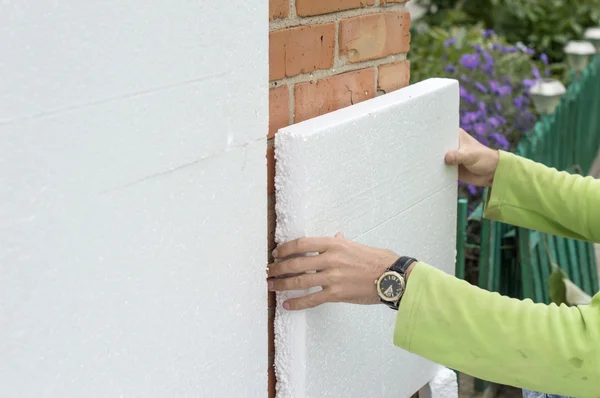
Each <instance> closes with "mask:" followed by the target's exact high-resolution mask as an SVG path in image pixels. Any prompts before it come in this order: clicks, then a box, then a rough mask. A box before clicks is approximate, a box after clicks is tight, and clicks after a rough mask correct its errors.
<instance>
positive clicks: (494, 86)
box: [488, 80, 500, 94]
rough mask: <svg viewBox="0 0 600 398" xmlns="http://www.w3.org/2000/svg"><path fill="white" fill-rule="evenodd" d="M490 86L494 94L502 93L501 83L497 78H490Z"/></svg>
mask: <svg viewBox="0 0 600 398" xmlns="http://www.w3.org/2000/svg"><path fill="white" fill-rule="evenodd" d="M488 86H490V90H491V91H492V93H494V94H500V84H499V83H498V82H497V81H495V80H490V81H489V82H488Z"/></svg>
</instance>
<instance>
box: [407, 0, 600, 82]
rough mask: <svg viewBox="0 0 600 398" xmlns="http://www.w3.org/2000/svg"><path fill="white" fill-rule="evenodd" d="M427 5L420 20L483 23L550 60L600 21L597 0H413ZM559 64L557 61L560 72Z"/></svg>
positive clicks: (558, 58)
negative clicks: (546, 56)
mask: <svg viewBox="0 0 600 398" xmlns="http://www.w3.org/2000/svg"><path fill="white" fill-rule="evenodd" d="M416 2H417V3H418V4H422V5H423V4H425V5H428V6H427V7H428V12H427V14H426V15H425V17H424V18H423V22H425V23H427V24H428V25H430V26H437V27H442V28H444V27H445V28H448V27H449V26H452V25H463V24H466V25H471V24H477V23H483V25H484V26H485V28H487V29H494V30H495V31H496V33H498V34H499V35H501V36H504V37H506V39H507V40H508V41H509V42H512V43H516V42H519V41H520V42H523V43H525V44H526V45H528V46H531V47H533V48H535V49H536V50H537V51H539V52H541V53H545V54H548V56H549V57H550V60H551V62H552V63H558V64H560V63H561V62H563V60H564V54H563V47H564V45H565V43H566V42H567V41H569V40H577V39H581V38H582V36H583V31H584V30H585V29H586V28H588V27H590V26H598V25H600V1H598V0H416ZM561 67H562V65H557V69H559V70H558V71H559V72H560V68H561Z"/></svg>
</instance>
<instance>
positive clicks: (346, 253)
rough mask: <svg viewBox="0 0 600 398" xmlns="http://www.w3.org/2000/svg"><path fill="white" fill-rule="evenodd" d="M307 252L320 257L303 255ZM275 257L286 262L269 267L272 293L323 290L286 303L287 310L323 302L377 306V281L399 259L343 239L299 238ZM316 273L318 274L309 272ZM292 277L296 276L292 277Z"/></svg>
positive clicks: (387, 253) (341, 237) (284, 246)
mask: <svg viewBox="0 0 600 398" xmlns="http://www.w3.org/2000/svg"><path fill="white" fill-rule="evenodd" d="M305 253H319V254H318V255H309V256H302V255H303V254H305ZM273 257H274V258H276V259H284V260H282V261H279V262H276V263H274V264H271V265H270V266H269V270H268V276H269V279H268V283H269V290H272V291H284V290H305V289H309V288H312V287H316V286H321V287H322V288H323V290H321V291H319V292H317V293H312V294H309V295H307V296H305V297H300V298H296V299H291V300H288V301H286V302H285V303H283V308H285V309H287V310H302V309H306V308H312V307H316V306H318V305H321V304H323V303H328V302H329V303H332V302H346V303H355V304H378V303H380V301H379V296H378V295H377V288H376V286H375V283H374V282H375V280H376V279H378V278H379V277H380V276H381V274H383V272H384V271H385V270H386V269H387V268H388V267H390V266H391V265H392V264H393V263H394V262H395V261H396V260H397V259H398V256H397V255H395V254H394V253H392V252H391V251H389V250H385V249H377V248H373V247H369V246H364V245H361V244H359V243H355V242H353V241H350V240H347V239H344V238H343V236H342V235H341V234H337V235H336V237H335V238H331V237H325V238H300V239H297V240H294V241H291V242H288V243H285V244H282V245H280V246H279V247H278V248H277V249H276V250H275V251H274V252H273ZM311 271H316V273H306V272H311ZM290 274H291V275H293V276H290Z"/></svg>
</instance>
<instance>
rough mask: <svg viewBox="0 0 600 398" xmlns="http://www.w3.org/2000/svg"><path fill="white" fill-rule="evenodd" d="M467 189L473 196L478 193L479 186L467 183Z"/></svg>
mask: <svg viewBox="0 0 600 398" xmlns="http://www.w3.org/2000/svg"><path fill="white" fill-rule="evenodd" d="M467 191H469V193H470V194H471V195H473V196H474V195H477V188H475V186H473V185H471V184H467Z"/></svg>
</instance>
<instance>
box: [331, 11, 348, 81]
mask: <svg viewBox="0 0 600 398" xmlns="http://www.w3.org/2000/svg"><path fill="white" fill-rule="evenodd" d="M334 29H335V33H334V40H333V68H332V69H333V70H335V68H338V69H339V68H340V67H342V66H343V65H344V64H345V63H346V62H345V60H342V59H341V57H340V21H339V20H336V21H335V27H334Z"/></svg>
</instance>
